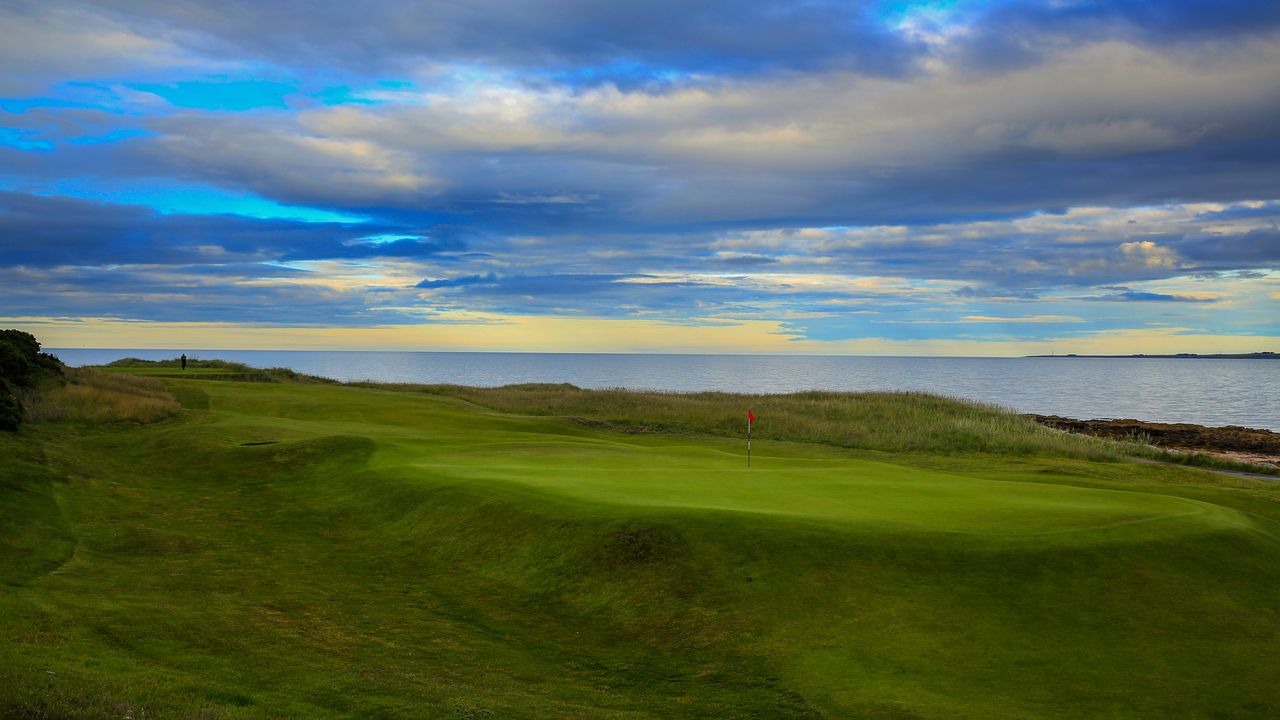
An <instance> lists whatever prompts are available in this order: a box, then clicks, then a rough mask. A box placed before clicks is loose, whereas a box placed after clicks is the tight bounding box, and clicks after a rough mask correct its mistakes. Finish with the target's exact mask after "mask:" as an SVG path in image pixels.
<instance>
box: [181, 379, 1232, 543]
mask: <svg viewBox="0 0 1280 720" xmlns="http://www.w3.org/2000/svg"><path fill="white" fill-rule="evenodd" d="M206 385H207V384H206ZM250 387H252V386H250ZM245 389H246V388H245V387H243V386H241V387H237V386H236V385H235V384H230V383H228V384H225V385H219V386H215V387H210V388H208V390H209V391H210V392H211V393H212V394H213V398H214V405H215V407H219V408H221V407H234V408H235V413H234V414H229V415H227V416H226V418H225V419H223V420H222V421H221V422H220V424H219V428H220V429H221V430H225V431H226V434H227V435H228V436H234V437H244V436H248V435H252V436H254V437H257V436H263V437H266V436H271V437H290V438H294V439H297V440H301V439H307V438H314V437H320V436H322V435H326V434H334V435H347V434H352V435H359V436H362V437H366V438H369V439H371V440H374V441H375V442H376V443H377V445H378V452H377V453H376V454H375V457H374V461H373V463H372V464H373V466H374V467H380V468H388V469H392V468H419V469H422V470H425V471H428V472H427V473H424V477H429V478H432V482H438V481H439V479H440V478H454V479H462V480H470V481H476V482H479V481H487V482H494V483H514V484H519V485H522V486H526V487H529V488H533V489H537V490H541V491H545V492H548V493H554V494H558V495H562V496H565V497H569V498H573V499H576V500H584V501H591V502H603V503H610V504H615V505H631V506H641V507H653V508H685V509H696V510H718V511H726V512H745V513H757V514H762V515H773V516H785V517H788V518H791V519H809V520H814V521H821V522H824V523H828V524H834V525H841V526H846V527H848V528H849V529H855V530H866V529H871V528H875V529H880V530H894V529H897V530H902V531H914V532H936V533H964V534H971V535H981V536H989V537H990V538H993V539H994V538H1000V537H1009V536H1030V535H1036V536H1043V539H1044V540H1045V541H1054V540H1055V538H1053V537H1051V536H1054V535H1057V536H1060V537H1058V538H1056V541H1058V542H1072V543H1075V542H1089V541H1095V540H1105V539H1134V538H1142V537H1156V536H1160V535H1165V534H1169V533H1181V532H1198V531H1204V530H1210V529H1213V528H1223V527H1246V526H1248V525H1249V520H1248V519H1247V518H1246V517H1244V516H1243V515H1241V514H1240V513H1238V512H1236V511H1233V510H1229V509H1227V508H1223V507H1221V506H1218V505H1213V504H1210V503H1203V502H1197V501H1195V500H1189V499H1185V498H1179V497H1171V496H1167V495H1153V494H1150V493H1133V492H1124V491H1116V490H1100V489H1092V488H1080V487H1072V486H1067V485H1056V484H1051V483H1046V482H1035V483H1028V482H1018V481H1012V480H1004V479H1000V480H993V479H988V478H987V477H984V476H983V475H982V474H981V473H970V474H963V475H962V474H955V473H943V472H937V471H930V470H925V469H921V468H917V467H907V466H902V465H895V464H891V463H886V462H874V461H868V460H861V459H854V458H850V457H847V456H843V457H842V456H840V454H839V453H835V452H829V451H828V452H823V451H822V449H815V448H812V447H804V446H796V445H791V444H782V445H774V446H773V447H770V445H769V444H762V443H760V442H759V441H757V442H756V445H755V454H754V459H753V466H752V467H750V468H748V467H746V458H745V447H744V445H743V444H742V443H735V442H731V441H726V440H724V439H719V438H706V439H700V440H699V441H698V442H696V443H695V442H692V441H691V440H690V439H689V438H684V437H663V436H657V437H654V436H644V437H642V438H637V437H634V436H631V437H629V436H626V435H618V434H616V433H601V432H590V431H586V430H583V429H582V428H580V427H577V426H574V425H572V424H570V423H566V422H564V421H559V420H553V419H547V418H514V417H508V416H502V415H497V414H486V413H476V412H474V411H473V410H469V409H467V408H464V407H461V406H459V405H458V404H457V403H451V402H445V401H441V400H439V399H437V398H432V397H426V396H422V395H413V394H403V393H370V392H369V391H363V392H361V391H356V392H355V393H353V392H352V390H351V389H350V388H312V389H310V392H309V393H308V394H307V400H306V402H305V403H302V402H300V400H299V398H298V397H297V393H290V392H289V388H288V387H287V386H264V387H263V389H262V390H261V391H257V392H254V397H253V398H252V399H250V400H248V401H245V398H244V397H243V395H244V390H245ZM308 418H310V419H308ZM335 418H347V419H346V420H337V419H335ZM513 436H514V437H515V438H517V439H516V441H512V437H513ZM1037 479H1038V480H1041V481H1043V480H1046V479H1049V480H1051V479H1052V477H1051V476H1049V477H1046V476H1044V475H1041V476H1040V477H1039V478H1037Z"/></svg>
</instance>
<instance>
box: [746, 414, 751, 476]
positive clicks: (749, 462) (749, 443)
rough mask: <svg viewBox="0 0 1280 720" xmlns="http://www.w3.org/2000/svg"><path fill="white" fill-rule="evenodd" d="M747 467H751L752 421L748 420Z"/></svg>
mask: <svg viewBox="0 0 1280 720" xmlns="http://www.w3.org/2000/svg"><path fill="white" fill-rule="evenodd" d="M747 467H751V421H750V420H747Z"/></svg>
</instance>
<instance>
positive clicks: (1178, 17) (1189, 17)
mask: <svg viewBox="0 0 1280 720" xmlns="http://www.w3.org/2000/svg"><path fill="white" fill-rule="evenodd" d="M969 23H970V24H971V27H972V28H973V31H972V32H971V33H970V34H969V35H968V37H966V38H965V39H964V40H963V41H962V42H961V43H958V44H957V46H956V47H955V48H954V49H953V51H954V52H956V53H957V54H958V55H959V56H960V57H961V58H963V59H964V60H965V61H967V62H968V63H969V64H971V65H972V66H975V67H978V68H982V69H987V70H998V69H1008V68H1011V67H1018V66H1024V65H1026V64H1028V63H1032V62H1036V61H1039V60H1040V59H1042V58H1044V57H1045V56H1047V55H1048V54H1050V53H1052V52H1056V51H1060V50H1061V49H1062V48H1063V47H1064V46H1067V45H1075V44H1084V43H1096V42H1101V41H1107V40H1121V41H1126V42H1138V43H1146V44H1151V45H1161V46H1163V45H1168V44H1170V43H1191V42H1203V41H1206V40H1211V41H1219V42H1224V43H1230V42H1237V41H1240V40H1244V39H1247V38H1249V37H1251V36H1252V37H1257V36H1262V35H1265V34H1267V33H1270V32H1273V31H1275V30H1276V28H1277V27H1280V5H1277V4H1276V3H1274V2H1268V1H1267V0H1213V1H1209V0H1160V1H1159V2H1151V1H1150V0H1107V1H1105V2H1093V1H1088V0H1086V1H1084V2H1027V1H1023V0H1015V1H1014V2H996V3H991V4H990V5H988V6H987V7H985V8H982V9H980V10H978V11H977V12H975V13H973V14H972V16H971V17H970V18H969Z"/></svg>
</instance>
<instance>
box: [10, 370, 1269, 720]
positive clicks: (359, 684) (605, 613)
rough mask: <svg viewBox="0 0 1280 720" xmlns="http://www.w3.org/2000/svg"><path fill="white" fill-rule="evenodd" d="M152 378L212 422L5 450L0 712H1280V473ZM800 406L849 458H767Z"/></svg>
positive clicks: (908, 409) (793, 449)
mask: <svg viewBox="0 0 1280 720" xmlns="http://www.w3.org/2000/svg"><path fill="white" fill-rule="evenodd" d="M165 383H166V386H167V387H168V388H169V390H170V391H171V392H172V393H173V395H174V396H175V397H177V398H180V399H182V401H183V402H184V403H190V404H189V405H188V409H189V410H190V408H191V407H192V406H195V407H199V408H200V409H199V410H194V411H188V412H183V413H182V414H181V415H180V416H179V417H178V418H177V419H176V420H173V421H170V422H164V423H156V424H150V425H124V424H108V425H102V426H97V427H93V426H86V425H83V424H76V423H65V422H45V423H40V424H35V425H33V426H31V427H29V428H26V429H24V430H23V431H22V433H21V434H20V436H18V437H0V480H3V482H4V483H5V484H4V485H2V486H0V487H2V488H3V490H2V491H0V518H7V520H6V521H5V522H6V523H7V524H0V536H2V537H3V541H4V542H5V543H7V544H6V545H4V546H3V548H4V554H3V555H0V578H3V579H4V580H5V582H6V583H8V584H7V585H6V586H5V587H4V588H3V589H0V633H3V634H4V636H5V637H6V638H9V642H8V643H6V644H0V716H6V717H104V716H120V717H122V716H125V715H132V716H133V717H135V718H138V717H141V716H142V714H143V713H145V714H146V717H149V718H150V717H159V718H165V717H180V718H186V717H209V718H274V717H362V718H378V717H384V718H396V717H426V718H464V717H472V718H479V717H492V718H544V717H583V718H597V717H599V718H629V719H639V718H707V717H715V718H847V717H853V718H898V719H903V718H917V719H931V718H964V717H969V718H1046V719H1048V718H1062V719H1064V720H1065V719H1067V718H1071V719H1073V720H1074V719H1075V718H1082V717H1107V718H1152V717H1159V718H1188V719H1189V718H1204V717H1215V718H1260V717H1271V716H1274V715H1276V714H1278V713H1280V691H1278V690H1277V688H1276V685H1275V683H1274V682H1273V680H1274V677H1275V674H1276V672H1277V671H1278V670H1280V658H1277V655H1276V653H1275V652H1274V648H1275V647H1276V646H1277V642H1278V641H1280V610H1278V609H1277V606H1276V604H1275V597H1277V594H1278V593H1280V539H1278V538H1280V504H1278V503H1280V484H1277V483H1269V482H1267V481H1255V480H1248V479H1244V478H1233V479H1224V478H1222V477H1219V476H1213V475H1209V474H1207V473H1203V472H1198V471H1195V470H1190V469H1185V468H1171V467H1160V466H1153V465H1142V464H1132V463H1118V462H1109V461H1099V460H1096V459H1090V458H1089V456H1088V453H1080V452H1078V451H1076V450H1072V449H1070V448H1068V449H1065V450H1063V449H1061V448H1055V447H1054V446H1052V445H1046V446H1043V447H1044V448H1045V449H1043V450H1035V449H1034V448H1033V449H1031V450H1025V449H1017V450H1013V451H1010V452H1007V453H1002V452H1000V451H998V450H995V449H994V447H996V446H992V445H989V444H988V445H978V446H977V448H976V449H977V452H972V451H966V452H964V453H961V454H959V455H951V454H948V453H930V452H928V451H927V450H925V449H923V448H924V447H925V446H924V445H921V444H919V442H917V441H914V440H912V441H909V440H902V439H895V438H897V437H899V436H898V435H896V434H894V433H891V432H888V431H882V430H877V429H874V428H871V429H865V428H861V429H857V430H840V429H839V428H838V425H839V424H840V422H841V421H840V420H839V419H838V418H839V417H854V418H859V419H855V420H850V421H849V422H853V423H864V422H867V421H866V420H864V419H861V418H865V417H872V416H874V414H866V413H872V410H870V409H867V410H860V409H852V408H844V409H842V408H839V407H838V405H839V403H840V402H841V401H840V399H839V398H823V397H821V396H814V397H805V396H799V397H794V398H777V400H778V402H779V404H778V405H777V406H774V407H770V406H766V405H763V404H756V405H754V406H753V407H755V409H756V413H757V415H759V416H760V417H761V425H760V426H758V427H759V434H758V435H757V439H759V440H760V444H759V446H758V454H757V455H756V462H755V466H754V467H753V468H751V470H750V471H748V470H747V469H746V467H745V463H744V457H743V454H742V447H741V442H740V441H739V439H738V438H731V437H727V436H725V437H722V436H719V435H717V434H715V433H717V432H723V433H724V434H725V435H728V434H729V433H731V432H732V429H731V428H730V424H732V425H738V424H740V416H741V415H742V410H743V408H742V406H741V402H742V401H741V399H735V398H732V397H730V396H705V397H698V396H694V397H690V396H671V397H669V398H668V400H669V401H670V403H671V406H670V407H669V408H666V409H662V410H661V412H660V413H658V412H657V411H652V409H651V408H648V407H639V408H637V407H626V408H623V409H621V410H618V409H614V410H611V411H608V412H597V411H595V410H590V406H591V404H592V403H597V402H600V397H603V398H606V399H609V402H614V399H611V398H612V397H613V396H610V395H609V394H607V393H606V394H603V395H602V396H596V395H593V394H589V393H584V394H583V395H582V396H581V397H574V396H575V394H576V392H578V391H574V392H570V393H559V394H557V393H555V392H552V391H550V390H544V389H539V388H526V389H515V390H511V389H503V390H495V391H476V392H475V393H470V392H469V391H464V390H460V389H441V390H439V391H438V392H430V393H429V392H423V391H422V390H421V389H414V390H412V391H391V390H387V389H367V388H356V387H347V386H326V385H299V384H285V383H276V384H262V383H245V382H234V381H232V382H228V381H221V382H211V381H208V380H192V379H165ZM486 392H492V393H495V394H497V395H498V396H502V394H503V393H507V394H508V395H510V396H512V397H515V398H516V400H511V401H510V402H512V403H515V402H520V403H526V402H528V401H529V399H530V398H540V401H541V402H543V403H544V406H543V407H541V408H540V409H539V411H538V414H534V413H531V412H518V413H516V412H498V411H496V410H494V409H493V408H495V407H498V404H497V402H496V401H495V400H493V398H489V399H488V400H486V398H485V397H483V395H484V394H485V393H486ZM540 393H545V395H541V394H540ZM553 396H554V397H566V396H567V397H568V399H566V400H564V401H563V404H559V405H557V404H555V402H551V399H552V398H553ZM482 400H484V401H485V402H484V403H483V404H485V405H487V406H488V408H489V409H484V408H480V407H478V406H477V404H476V403H480V402H481V401H482ZM766 400H768V398H765V399H762V400H761V402H764V401H766ZM878 401H879V402H880V403H881V404H880V405H879V407H880V408H881V410H880V411H879V412H890V411H892V410H893V405H894V404H895V403H898V404H901V405H902V406H903V409H902V410H901V415H898V414H892V413H891V417H895V418H896V417H910V416H911V414H912V413H916V412H917V410H916V409H914V408H915V407H916V406H917V404H918V405H919V406H920V407H923V408H933V409H932V410H931V411H927V410H920V411H919V417H920V420H919V422H921V423H926V422H928V423H935V425H931V426H929V427H944V428H945V427H952V426H954V427H958V428H965V427H972V426H973V424H974V423H977V424H978V425H979V426H981V424H982V423H991V422H995V421H992V420H987V419H984V413H986V412H988V411H989V409H984V408H980V407H978V408H971V407H960V406H956V405H952V404H950V403H949V401H930V400H929V399H927V398H919V397H916V396H886V397H884V398H881V399H879V400H878ZM548 402H551V405H550V406H546V405H545V403H548ZM752 402H756V399H752ZM929 402H935V403H937V404H934V405H929V404H928V403H929ZM681 403H684V404H685V405H681ZM716 403H723V404H724V407H726V408H729V407H732V412H731V413H730V418H729V419H728V420H726V421H725V423H726V424H725V425H724V427H723V430H718V429H717V428H718V427H719V425H718V424H717V423H718V422H719V421H718V420H717V419H716V418H715V417H714V410H713V409H711V408H714V407H716ZM786 403H794V405H787V404H786ZM824 403H827V405H824ZM678 407H687V408H688V409H689V412H688V414H687V416H684V417H682V416H681V415H680V413H678V412H677V411H676V410H674V409H671V408H678ZM868 407H869V408H870V407H873V404H872V403H868ZM824 408H825V409H824ZM589 410H590V411H589ZM650 412H653V413H654V414H648V415H646V414H644V413H650ZM766 412H767V413H768V414H766ZM822 412H826V413H828V417H827V418H826V419H825V420H823V419H822V418H820V417H819V418H817V419H812V418H811V419H812V422H813V424H812V425H809V426H805V428H804V429H801V430H796V431H794V432H795V433H796V435H797V437H799V436H800V435H801V434H802V433H807V432H827V433H828V436H829V437H846V438H854V439H855V440H856V441H854V440H851V441H849V442H848V443H847V444H848V445H849V446H850V447H840V446H839V443H825V442H824V443H818V442H796V441H795V440H794V439H791V440H782V439H777V438H778V437H780V436H785V435H786V432H791V431H786V432H784V428H783V422H784V420H783V419H784V418H787V419H788V420H787V422H790V421H794V422H796V423H800V422H801V421H802V420H804V417H805V416H806V415H821V413H822ZM929 412H935V413H938V414H943V415H946V414H949V413H952V412H955V413H958V417H955V418H952V419H950V420H947V419H942V420H930V419H928V417H927V415H928V414H929ZM990 412H995V411H990ZM593 413H595V414H593ZM661 413H668V414H665V415H663V414H661ZM788 413H791V414H788ZM841 413H845V414H846V415H841ZM560 415H570V416H578V417H581V418H588V421H582V420H571V419H565V418H563V417H560ZM766 422H767V423H770V425H768V426H766V425H765V423H766ZM646 423H649V424H658V423H662V426H663V427H678V428H683V429H684V431H683V432H680V433H652V432H628V430H632V429H634V428H632V426H634V425H639V426H642V427H643V426H645V425H646ZM824 423H826V424H825V425H824ZM765 427H769V428H770V431H771V432H773V433H776V434H777V435H776V436H775V438H774V439H768V437H767V436H766V434H765ZM918 427H925V426H924V425H921V426H918ZM989 427H997V426H991V425H989ZM824 428H826V429H824ZM1005 432H1007V433H1008V434H1009V435H1010V437H1012V438H1017V437H1020V436H1022V435H1023V434H1024V433H1025V432H1026V431H1025V429H1024V428H1023V427H1022V426H1021V425H1018V424H1013V425H1009V426H1006V430H1005ZM841 433H844V434H841ZM956 437H957V438H963V437H964V436H963V435H957V436H956ZM1030 437H1034V435H1030ZM866 438H871V440H867V439H866ZM894 442H897V443H901V444H902V446H903V447H906V448H908V449H909V450H910V452H909V453H903V454H898V455H892V454H889V453H887V452H886V450H885V449H884V448H886V447H889V446H890V443H894ZM966 442H967V441H962V440H958V439H954V438H953V439H951V440H948V441H946V443H945V444H944V446H949V447H962V448H968V447H970V446H969V445H967V444H965V443H966ZM999 442H1001V443H1005V444H1006V445H1003V446H1009V445H1008V444H1009V443H1012V442H1014V440H1011V439H1010V438H1009V437H1006V438H1004V439H1001V440H1000V441H999ZM867 446H874V447H878V448H880V449H877V450H875V451H868V450H866V449H865V448H866V447H867ZM1003 446H1002V447H1003ZM19 449H20V450H21V451H22V453H23V454H22V456H21V458H20V459H19V460H18V461H17V462H15V461H14V460H12V459H10V458H16V457H17V454H16V453H18V451H19ZM36 547H39V548H43V550H42V553H43V554H42V556H41V557H40V558H36V559H34V560H33V559H30V553H26V554H24V553H22V552H15V551H14V550H13V549H12V548H36Z"/></svg>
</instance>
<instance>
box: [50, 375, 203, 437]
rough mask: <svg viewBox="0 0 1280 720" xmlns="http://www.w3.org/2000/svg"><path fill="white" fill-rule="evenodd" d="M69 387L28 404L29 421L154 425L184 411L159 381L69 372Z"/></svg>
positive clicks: (59, 389)
mask: <svg viewBox="0 0 1280 720" xmlns="http://www.w3.org/2000/svg"><path fill="white" fill-rule="evenodd" d="M65 375H66V384H63V385H60V386H53V387H48V388H45V389H44V390H43V391H41V392H37V393H35V394H34V396H33V397H32V398H30V399H29V400H28V401H27V402H26V416H27V418H26V419H27V420H28V421H32V422H39V421H42V420H83V421H88V422H135V423H153V422H158V421H160V420H164V419H166V418H170V417H173V416H174V415H177V414H178V412H179V411H180V410H181V409H182V406H181V405H179V404H178V401H177V400H176V399H175V398H174V397H173V395H171V394H170V393H169V391H167V390H165V387H164V384H163V383H162V382H161V381H159V380H154V379H151V378H144V377H133V376H130V375H117V374H111V373H104V372H99V371H97V370H91V369H87V368H67V370H66V374H65Z"/></svg>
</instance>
